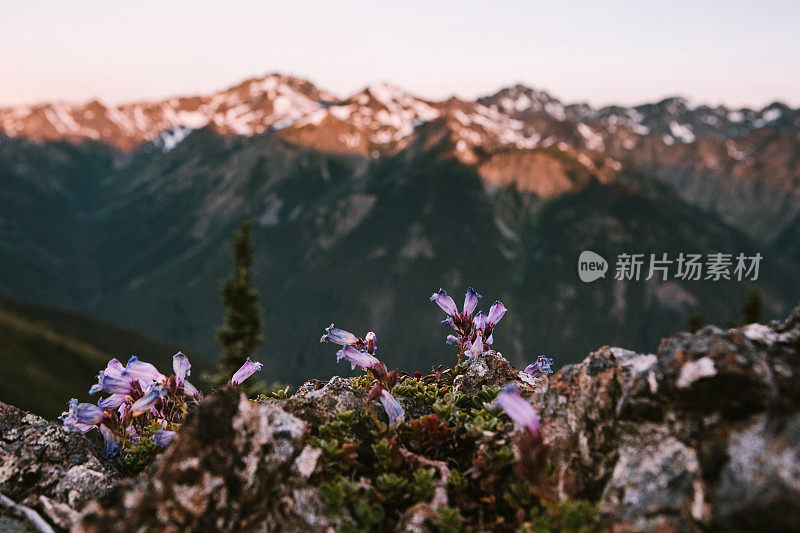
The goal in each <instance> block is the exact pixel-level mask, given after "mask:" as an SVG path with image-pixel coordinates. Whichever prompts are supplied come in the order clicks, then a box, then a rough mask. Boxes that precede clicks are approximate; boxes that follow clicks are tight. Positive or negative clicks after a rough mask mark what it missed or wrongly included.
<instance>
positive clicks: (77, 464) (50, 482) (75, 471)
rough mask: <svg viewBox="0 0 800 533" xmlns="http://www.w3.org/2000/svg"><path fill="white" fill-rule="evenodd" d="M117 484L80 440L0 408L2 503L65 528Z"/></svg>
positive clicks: (16, 411) (50, 424)
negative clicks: (21, 507)
mask: <svg viewBox="0 0 800 533" xmlns="http://www.w3.org/2000/svg"><path fill="white" fill-rule="evenodd" d="M119 482H120V481H119V477H118V476H117V475H116V474H115V472H114V471H113V470H112V469H111V468H108V467H106V466H105V465H104V464H103V463H102V462H101V461H100V459H98V458H97V457H96V456H95V455H94V450H93V447H92V445H91V444H90V443H89V442H88V441H87V440H86V438H84V436H82V435H80V434H78V433H70V432H68V431H65V430H64V429H63V428H62V427H61V426H60V424H57V423H53V422H48V421H47V420H45V419H43V418H41V417H38V416H36V415H32V414H30V413H26V412H25V411H22V410H20V409H17V408H15V407H11V406H9V405H6V404H4V403H1V402H0V493H2V494H4V495H5V496H6V497H7V498H9V499H10V500H13V501H14V502H15V503H17V504H21V505H24V506H26V507H29V508H31V509H33V510H34V511H36V512H38V513H39V514H40V515H42V516H44V517H46V518H48V519H49V520H50V521H51V522H52V523H54V524H56V525H58V526H59V527H62V528H68V527H69V526H70V525H71V524H72V521H73V520H74V519H75V518H76V517H77V516H78V512H79V511H81V510H82V509H83V508H84V507H85V506H86V504H87V503H88V502H89V501H92V500H96V499H100V498H103V497H104V496H105V495H106V494H107V493H108V492H109V491H111V490H112V489H114V488H115V487H117V486H118V485H119ZM4 520H11V518H10V517H8V516H7V517H6V518H5V519H4ZM9 527H11V526H10V525H9Z"/></svg>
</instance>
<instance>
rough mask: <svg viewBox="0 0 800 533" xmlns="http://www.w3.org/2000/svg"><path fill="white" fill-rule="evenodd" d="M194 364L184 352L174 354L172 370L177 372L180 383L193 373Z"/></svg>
mask: <svg viewBox="0 0 800 533" xmlns="http://www.w3.org/2000/svg"><path fill="white" fill-rule="evenodd" d="M191 368H192V365H191V363H189V358H188V357H186V356H185V355H184V354H183V352H178V353H176V354H175V355H173V356H172V370H173V371H174V372H175V379H176V380H177V381H178V383H182V382H183V381H184V380H185V379H186V376H188V375H189V374H191V373H192V372H191Z"/></svg>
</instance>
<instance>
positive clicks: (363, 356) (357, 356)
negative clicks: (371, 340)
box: [336, 345, 380, 370]
mask: <svg viewBox="0 0 800 533" xmlns="http://www.w3.org/2000/svg"><path fill="white" fill-rule="evenodd" d="M342 359H344V360H345V361H348V362H349V363H350V365H351V366H350V368H351V369H352V368H355V367H356V366H360V367H361V368H363V369H364V370H369V369H370V368H373V367H375V366H377V365H379V364H380V361H378V359H377V358H376V357H375V356H374V355H371V354H369V353H367V352H360V351H358V350H356V349H355V348H353V347H352V346H350V345H346V346H345V347H344V348H342V349H341V350H339V351H338V352H337V353H336V362H337V363H338V362H339V361H341V360H342Z"/></svg>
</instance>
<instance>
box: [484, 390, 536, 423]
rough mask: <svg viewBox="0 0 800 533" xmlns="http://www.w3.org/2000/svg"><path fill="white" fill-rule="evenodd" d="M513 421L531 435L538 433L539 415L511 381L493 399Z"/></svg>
mask: <svg viewBox="0 0 800 533" xmlns="http://www.w3.org/2000/svg"><path fill="white" fill-rule="evenodd" d="M494 405H495V406H496V407H500V408H501V409H502V410H503V411H505V413H506V414H507V415H508V416H509V418H511V420H513V421H514V422H515V423H517V424H519V425H520V426H522V427H524V428H525V429H527V430H528V431H529V432H530V434H531V435H538V433H539V416H538V415H537V414H536V410H535V409H534V408H533V407H532V406H531V404H530V403H528V402H527V400H525V399H524V398H522V396H520V395H519V392H517V388H516V387H515V386H514V384H513V383H509V384H508V385H506V387H505V388H504V389H503V390H502V391H501V392H500V394H498V395H497V398H496V399H495V401H494Z"/></svg>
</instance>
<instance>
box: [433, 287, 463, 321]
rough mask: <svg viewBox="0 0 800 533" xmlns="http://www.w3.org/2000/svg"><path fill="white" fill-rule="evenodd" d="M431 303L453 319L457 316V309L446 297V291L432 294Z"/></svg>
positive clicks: (440, 290) (441, 290)
mask: <svg viewBox="0 0 800 533" xmlns="http://www.w3.org/2000/svg"><path fill="white" fill-rule="evenodd" d="M431 301H432V302H436V305H438V306H439V307H441V308H442V311H444V312H445V313H447V314H448V315H450V316H452V317H454V316H457V315H458V308H457V307H456V303H455V302H454V301H453V299H452V298H450V297H449V296H448V295H447V291H446V290H444V289H439V292H435V293H433V295H432V296H431Z"/></svg>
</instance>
